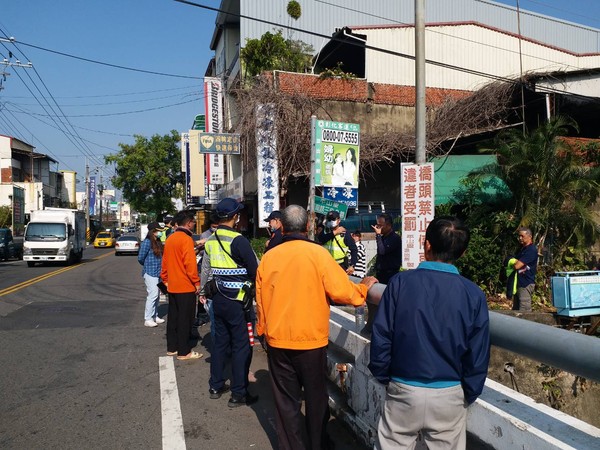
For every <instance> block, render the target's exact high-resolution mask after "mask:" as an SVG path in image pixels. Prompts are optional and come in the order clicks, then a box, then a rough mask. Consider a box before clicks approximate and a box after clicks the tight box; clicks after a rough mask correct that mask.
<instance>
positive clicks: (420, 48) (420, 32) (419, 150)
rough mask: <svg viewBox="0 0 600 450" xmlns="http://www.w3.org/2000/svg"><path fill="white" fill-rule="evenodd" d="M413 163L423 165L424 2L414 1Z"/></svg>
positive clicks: (424, 145)
mask: <svg viewBox="0 0 600 450" xmlns="http://www.w3.org/2000/svg"><path fill="white" fill-rule="evenodd" d="M415 106H416V108H415V141H416V144H415V162H416V163H417V164H423V163H425V159H426V158H425V149H426V142H427V141H426V139H427V137H426V134H425V130H426V123H427V122H426V120H427V116H426V111H427V109H426V105H425V0H415Z"/></svg>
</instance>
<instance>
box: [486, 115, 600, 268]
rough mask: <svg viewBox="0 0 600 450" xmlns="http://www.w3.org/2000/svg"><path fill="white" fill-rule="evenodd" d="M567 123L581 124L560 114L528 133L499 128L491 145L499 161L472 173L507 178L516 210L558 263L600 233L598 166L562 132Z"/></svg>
mask: <svg viewBox="0 0 600 450" xmlns="http://www.w3.org/2000/svg"><path fill="white" fill-rule="evenodd" d="M569 127H572V128H574V129H577V124H576V123H575V122H574V121H572V120H571V119H567V118H564V117H556V118H553V119H551V120H550V121H549V122H547V123H544V124H542V125H540V126H539V127H537V128H536V129H534V130H533V131H528V132H526V133H525V134H523V132H522V131H520V130H516V129H515V130H510V131H507V132H505V133H501V134H500V135H499V136H498V138H497V139H496V141H495V148H493V149H489V150H487V151H493V152H495V153H496V155H497V157H498V161H497V164H492V165H488V166H486V167H484V168H482V169H481V170H479V171H477V172H476V173H475V174H474V175H476V176H482V175H494V176H496V177H498V178H500V179H501V180H502V181H504V183H506V185H507V186H508V188H509V189H510V191H511V192H512V195H513V204H512V208H513V209H512V212H513V213H514V214H515V215H516V216H517V217H519V218H520V223H521V225H524V226H528V227H530V228H531V229H532V230H533V232H534V234H535V236H534V240H535V242H537V244H538V247H539V248H540V249H542V248H543V247H544V246H547V250H548V252H547V253H549V254H550V255H552V254H554V256H555V257H557V258H558V261H557V262H558V264H561V262H562V256H563V255H565V254H567V253H568V252H570V251H572V249H573V248H580V249H586V248H588V247H589V246H590V245H591V244H592V243H593V242H595V241H596V240H597V239H598V237H599V236H600V226H599V225H598V223H597V222H596V221H595V220H594V217H593V213H592V210H591V206H592V205H593V204H594V202H595V201H596V200H597V199H598V197H599V196H600V173H599V168H598V166H594V165H592V164H589V163H587V161H585V160H584V157H583V155H582V154H581V152H578V151H577V150H576V149H574V148H572V147H571V146H570V145H568V143H567V141H565V139H563V138H562V137H563V136H566V135H567V132H568V129H569Z"/></svg>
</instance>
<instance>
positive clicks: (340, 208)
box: [315, 197, 348, 220]
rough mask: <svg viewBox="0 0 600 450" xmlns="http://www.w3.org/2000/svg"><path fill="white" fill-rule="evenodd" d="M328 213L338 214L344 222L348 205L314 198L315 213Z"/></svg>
mask: <svg viewBox="0 0 600 450" xmlns="http://www.w3.org/2000/svg"><path fill="white" fill-rule="evenodd" d="M329 211H337V212H339V213H340V219H341V220H344V219H345V218H346V214H347V213H348V205H346V204H344V203H340V202H334V201H333V200H327V199H326V198H323V197H315V212H316V213H317V214H327V213H328V212H329Z"/></svg>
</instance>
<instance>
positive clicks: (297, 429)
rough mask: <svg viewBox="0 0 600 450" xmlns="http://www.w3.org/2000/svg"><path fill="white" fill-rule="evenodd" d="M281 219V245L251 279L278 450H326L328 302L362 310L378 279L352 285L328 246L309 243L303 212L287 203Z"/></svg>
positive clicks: (269, 252)
mask: <svg viewBox="0 0 600 450" xmlns="http://www.w3.org/2000/svg"><path fill="white" fill-rule="evenodd" d="M281 222H282V226H283V242H282V243H281V244H279V245H278V246H277V247H275V248H273V249H272V250H270V251H268V252H267V253H265V254H264V256H263V258H262V260H261V262H260V265H259V266H258V271H257V274H256V302H257V315H258V322H257V334H258V335H259V336H260V335H264V337H265V340H266V342H267V346H268V352H267V355H268V363H269V371H270V373H271V386H272V389H273V396H274V399H275V406H276V410H277V415H276V424H277V437H278V440H279V448H280V449H281V450H286V449H290V450H291V449H298V448H313V449H327V448H329V440H328V437H327V433H326V425H327V422H328V420H329V406H328V395H327V388H326V381H327V344H328V342H329V301H328V298H330V299H331V300H332V301H334V302H335V303H341V304H348V305H353V306H361V305H364V303H365V299H366V297H367V291H368V290H369V288H370V287H371V286H372V285H373V284H375V283H376V282H377V280H376V279H375V278H373V277H366V278H364V279H363V280H362V282H361V283H360V284H354V283H353V282H352V281H350V280H349V279H348V276H347V274H346V272H345V271H344V269H342V268H341V267H340V266H339V265H338V264H337V263H336V262H335V260H334V259H333V258H332V257H331V255H330V254H329V252H328V251H327V250H326V249H325V248H323V247H321V246H320V245H319V244H317V243H315V242H313V241H310V240H308V238H307V236H306V234H307V230H308V213H307V212H306V210H305V209H304V208H302V207H300V206H298V205H290V206H288V207H287V208H286V209H285V210H284V211H283V214H282V218H281ZM302 388H304V399H305V401H306V409H305V411H306V426H305V429H306V432H304V431H303V428H304V426H303V423H302V414H301V412H300V408H301V405H302V394H301V391H302ZM304 434H307V435H308V440H309V442H308V443H307V442H305V441H304V438H303V435H304Z"/></svg>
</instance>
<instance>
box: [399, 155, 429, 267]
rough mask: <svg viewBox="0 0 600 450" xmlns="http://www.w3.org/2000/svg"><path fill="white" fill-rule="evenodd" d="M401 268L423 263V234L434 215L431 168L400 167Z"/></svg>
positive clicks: (402, 165) (407, 164)
mask: <svg viewBox="0 0 600 450" xmlns="http://www.w3.org/2000/svg"><path fill="white" fill-rule="evenodd" d="M401 177H402V179H401V180H400V185H401V188H402V193H401V194H402V200H401V210H402V267H403V268H405V269H415V268H416V267H417V266H418V265H419V263H420V262H421V261H424V260H425V254H424V244H425V230H426V229H427V225H429V222H431V221H432V220H433V217H434V215H435V195H434V192H435V191H434V183H433V181H434V171H433V164H432V163H427V164H412V163H403V164H401Z"/></svg>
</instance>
